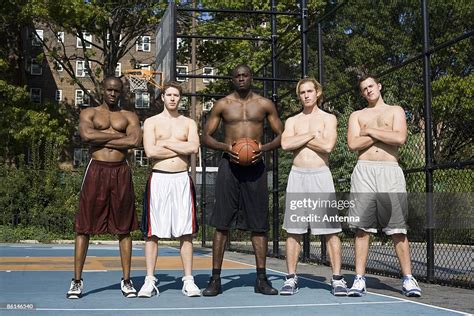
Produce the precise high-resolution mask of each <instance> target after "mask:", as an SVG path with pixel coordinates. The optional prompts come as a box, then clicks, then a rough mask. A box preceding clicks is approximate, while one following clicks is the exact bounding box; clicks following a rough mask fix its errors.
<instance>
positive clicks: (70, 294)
mask: <svg viewBox="0 0 474 316" xmlns="http://www.w3.org/2000/svg"><path fill="white" fill-rule="evenodd" d="M83 289H84V282H83V281H82V279H80V280H79V281H76V280H74V279H72V281H71V286H70V287H69V291H67V295H66V297H67V298H70V299H77V298H81V296H82V290H83Z"/></svg>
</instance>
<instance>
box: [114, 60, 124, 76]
mask: <svg viewBox="0 0 474 316" xmlns="http://www.w3.org/2000/svg"><path fill="white" fill-rule="evenodd" d="M121 75H122V63H117V67H115V77H120V76H121Z"/></svg>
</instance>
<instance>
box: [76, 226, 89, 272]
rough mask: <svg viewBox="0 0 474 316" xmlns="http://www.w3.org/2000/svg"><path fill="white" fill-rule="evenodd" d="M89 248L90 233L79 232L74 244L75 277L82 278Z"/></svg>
mask: <svg viewBox="0 0 474 316" xmlns="http://www.w3.org/2000/svg"><path fill="white" fill-rule="evenodd" d="M88 249H89V235H83V234H77V235H76V242H75V245H74V279H76V280H80V279H81V278H82V270H83V269H84V262H85V261H86V256H87V250H88Z"/></svg>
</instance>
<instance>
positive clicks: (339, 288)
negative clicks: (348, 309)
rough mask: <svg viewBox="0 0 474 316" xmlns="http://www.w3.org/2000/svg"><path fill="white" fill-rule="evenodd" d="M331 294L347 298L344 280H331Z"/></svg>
mask: <svg viewBox="0 0 474 316" xmlns="http://www.w3.org/2000/svg"><path fill="white" fill-rule="evenodd" d="M331 287H332V289H331V293H332V295H334V296H347V285H346V280H344V278H342V279H340V280H334V279H331Z"/></svg>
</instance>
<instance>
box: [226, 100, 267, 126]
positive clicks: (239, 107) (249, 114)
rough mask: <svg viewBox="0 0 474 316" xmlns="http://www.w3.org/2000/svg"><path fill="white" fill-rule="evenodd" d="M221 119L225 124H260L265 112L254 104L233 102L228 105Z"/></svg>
mask: <svg viewBox="0 0 474 316" xmlns="http://www.w3.org/2000/svg"><path fill="white" fill-rule="evenodd" d="M222 117H223V120H224V121H225V122H226V123H238V122H247V121H250V122H262V121H263V120H264V119H265V111H264V110H263V108H262V107H261V106H260V105H259V104H258V103H256V102H251V101H250V102H247V103H240V102H235V103H232V104H228V106H227V107H226V109H225V111H224V112H223V114H222Z"/></svg>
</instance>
